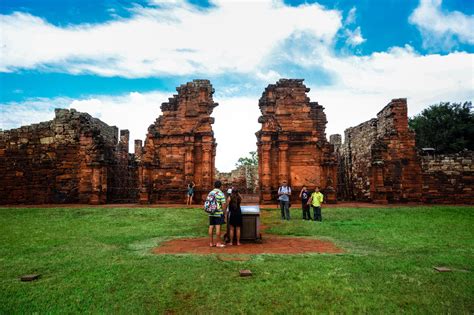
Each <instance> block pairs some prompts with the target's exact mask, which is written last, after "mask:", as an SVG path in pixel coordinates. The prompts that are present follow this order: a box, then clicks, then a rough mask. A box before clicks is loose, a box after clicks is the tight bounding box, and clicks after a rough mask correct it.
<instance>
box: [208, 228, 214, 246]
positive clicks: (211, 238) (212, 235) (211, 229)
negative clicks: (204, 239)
mask: <svg viewBox="0 0 474 315" xmlns="http://www.w3.org/2000/svg"><path fill="white" fill-rule="evenodd" d="M209 246H211V247H212V246H214V225H209Z"/></svg>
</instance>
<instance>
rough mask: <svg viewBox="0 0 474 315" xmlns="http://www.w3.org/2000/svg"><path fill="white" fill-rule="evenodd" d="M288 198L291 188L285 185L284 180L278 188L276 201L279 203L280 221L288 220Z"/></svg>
mask: <svg viewBox="0 0 474 315" xmlns="http://www.w3.org/2000/svg"><path fill="white" fill-rule="evenodd" d="M290 196H291V188H290V187H289V186H288V185H287V183H286V180H284V181H283V182H282V185H281V186H280V188H278V200H279V201H280V210H281V219H282V220H288V221H289V220H290Z"/></svg>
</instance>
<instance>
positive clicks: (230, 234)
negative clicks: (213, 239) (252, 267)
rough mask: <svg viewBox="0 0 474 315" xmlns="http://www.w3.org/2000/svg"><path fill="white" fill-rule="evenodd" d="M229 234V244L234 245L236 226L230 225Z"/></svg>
mask: <svg viewBox="0 0 474 315" xmlns="http://www.w3.org/2000/svg"><path fill="white" fill-rule="evenodd" d="M229 236H230V241H229V245H233V244H232V242H233V241H234V227H233V226H232V225H230V229H229Z"/></svg>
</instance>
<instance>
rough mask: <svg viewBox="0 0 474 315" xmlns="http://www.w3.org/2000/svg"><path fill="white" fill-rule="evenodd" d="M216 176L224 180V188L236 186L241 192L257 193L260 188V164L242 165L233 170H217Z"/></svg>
mask: <svg viewBox="0 0 474 315" xmlns="http://www.w3.org/2000/svg"><path fill="white" fill-rule="evenodd" d="M216 178H218V179H219V180H220V181H221V182H222V186H223V189H224V190H227V189H228V188H229V187H234V188H236V189H238V190H239V192H240V193H241V194H255V193H257V188H258V182H259V181H258V166H256V165H242V166H239V167H237V168H236V169H235V170H232V171H231V172H228V173H227V172H218V171H216Z"/></svg>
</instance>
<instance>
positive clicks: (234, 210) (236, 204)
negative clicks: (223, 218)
mask: <svg viewBox="0 0 474 315" xmlns="http://www.w3.org/2000/svg"><path fill="white" fill-rule="evenodd" d="M241 202H242V197H241V196H240V194H239V191H238V190H237V189H232V193H231V194H230V196H229V197H228V198H227V204H228V205H229V209H228V210H229V227H230V231H229V234H230V235H229V236H230V243H229V245H232V242H233V241H234V229H235V234H236V239H237V246H239V245H240V227H241V226H242V211H241V209H240V203H241Z"/></svg>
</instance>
